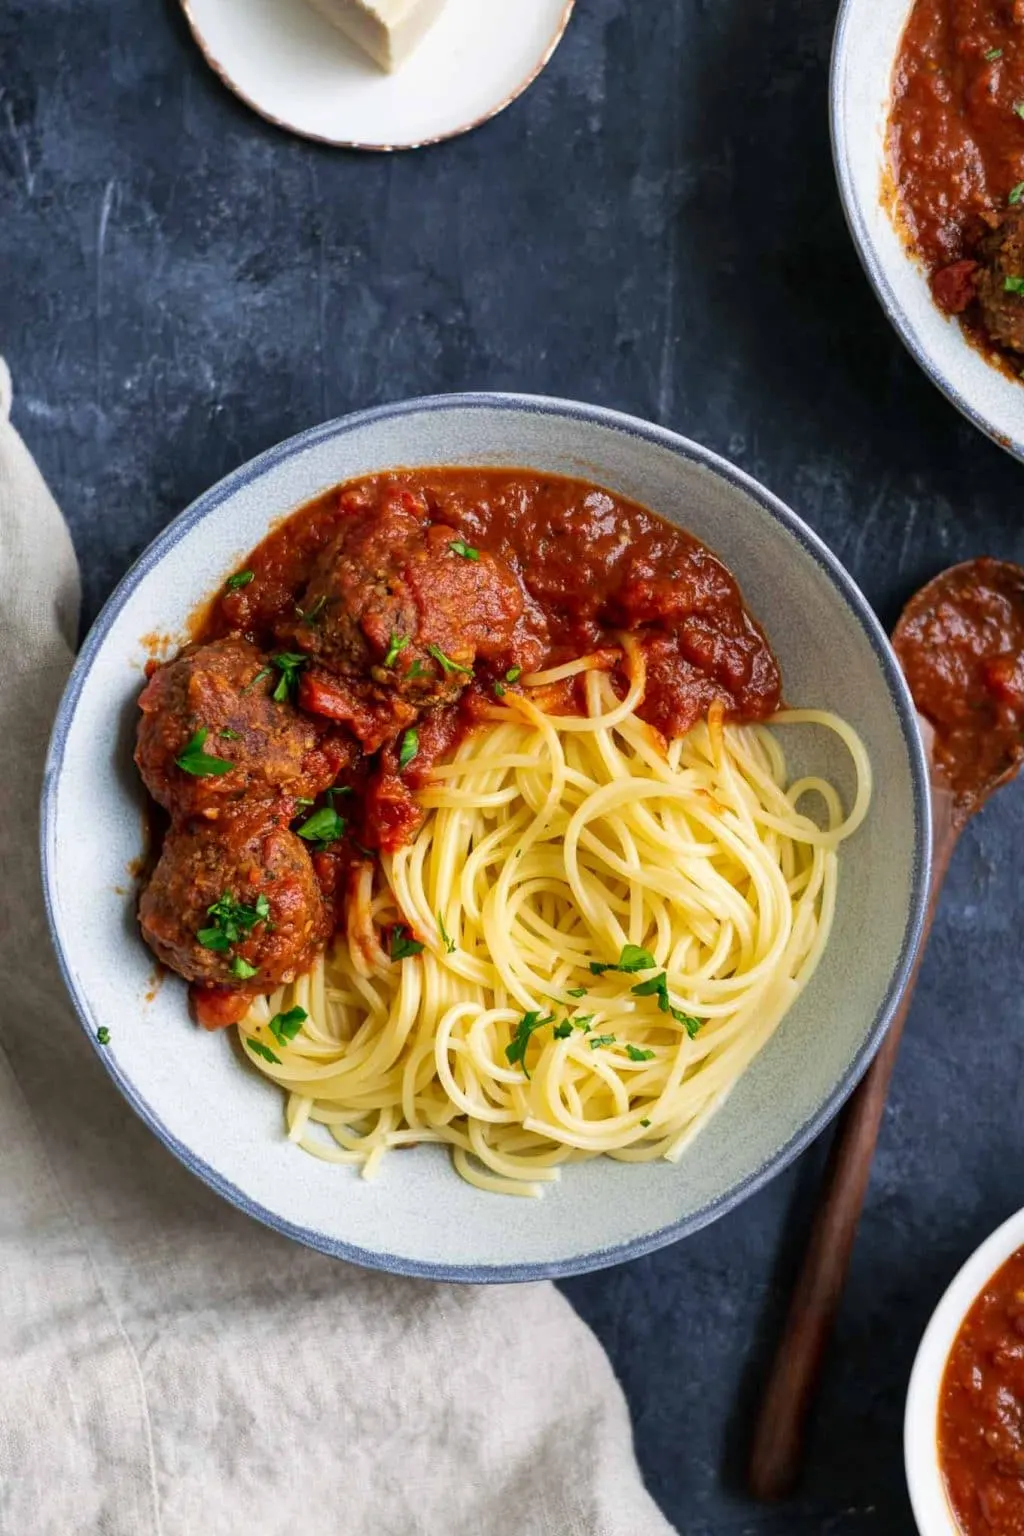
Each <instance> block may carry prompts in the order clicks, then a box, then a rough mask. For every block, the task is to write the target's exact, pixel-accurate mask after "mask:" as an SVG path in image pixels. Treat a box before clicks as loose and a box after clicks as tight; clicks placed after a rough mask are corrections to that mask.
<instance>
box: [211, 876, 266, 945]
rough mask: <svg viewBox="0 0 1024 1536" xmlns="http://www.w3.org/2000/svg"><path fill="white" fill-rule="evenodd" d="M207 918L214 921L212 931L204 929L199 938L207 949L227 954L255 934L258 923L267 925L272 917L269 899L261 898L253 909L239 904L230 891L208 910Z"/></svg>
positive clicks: (257, 899) (256, 901)
mask: <svg viewBox="0 0 1024 1536" xmlns="http://www.w3.org/2000/svg"><path fill="white" fill-rule="evenodd" d="M206 912H207V916H209V917H212V918H213V922H212V924H211V925H210V927H209V928H200V930H199V932H198V933H197V934H196V938H197V939H198V940H199V942H200V944H201V945H202V946H203V948H204V949H214V950H217V951H218V952H219V953H221V954H224V953H225V952H226V951H227V950H229V949H230V948H231V946H232V944H237V943H239V941H240V940H241V939H243V938H244V937H245V935H246V934H247V933H251V932H252V930H253V929H254V928H255V927H256V924H257V923H265V922H266V920H267V918H268V917H269V916H270V903H269V901H268V900H267V898H266V897H265V896H257V898H256V900H255V902H254V903H253V905H252V906H251V907H249V906H246V905H245V903H244V902H240V901H235V900H234V899H233V898H232V896H231V895H230V893H229V892H228V891H225V892H224V895H223V896H222V897H221V898H220V901H215V902H214V903H213V906H212V907H207V909H206Z"/></svg>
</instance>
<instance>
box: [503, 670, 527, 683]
mask: <svg viewBox="0 0 1024 1536" xmlns="http://www.w3.org/2000/svg"><path fill="white" fill-rule="evenodd" d="M522 675H523V669H522V667H509V669H508V671H507V672H506V673H505V681H506V683H518V681H519V679H520V678H521V677H522Z"/></svg>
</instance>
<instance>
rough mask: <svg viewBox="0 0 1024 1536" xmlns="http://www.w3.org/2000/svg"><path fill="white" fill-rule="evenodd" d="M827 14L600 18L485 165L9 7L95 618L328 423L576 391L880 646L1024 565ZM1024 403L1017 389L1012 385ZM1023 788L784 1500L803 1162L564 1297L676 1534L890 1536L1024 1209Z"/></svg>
mask: <svg viewBox="0 0 1024 1536" xmlns="http://www.w3.org/2000/svg"><path fill="white" fill-rule="evenodd" d="M832 22H833V14H832V8H831V7H830V5H829V4H828V3H827V0H761V3H760V4H758V5H751V4H750V0H659V3H654V0H646V3H644V0H579V3H578V6H577V14H576V16H575V18H574V20H573V22H572V25H571V26H570V29H569V32H568V34H567V36H566V39H565V42H564V43H563V45H562V47H561V48H560V49H559V51H558V53H557V54H556V56H555V58H554V60H553V62H552V65H551V67H550V68H549V70H548V71H547V73H546V74H545V75H544V76H543V78H542V79H541V80H540V81H539V82H538V83H537V84H536V85H535V86H534V87H533V89H532V90H531V91H530V92H529V93H528V94H527V96H526V97H524V98H523V100H522V101H520V102H519V103H518V104H517V105H516V106H514V107H513V108H512V109H511V110H510V111H509V112H508V113H506V114H505V115H504V116H503V117H501V118H499V119H497V120H496V121H495V122H494V123H492V124H490V125H488V126H487V127H485V128H483V129H481V130H480V131H478V132H477V133H476V134H474V135H472V136H470V137H468V138H466V139H463V140H457V141H455V142H453V143H451V144H448V145H443V146H439V147H438V148H436V149H432V150H428V151H425V152H422V153H419V154H415V155H410V156H406V157H399V158H396V159H393V160H387V159H378V158H375V157H359V156H355V155H347V154H341V153H337V152H333V151H330V150H326V149H320V148H317V147H316V146H312V145H309V144H305V143H301V142H300V141H298V140H293V139H290V138H287V137H285V136H284V135H282V134H280V133H278V132H277V131H275V130H274V129H272V128H270V127H268V126H267V125H266V124H264V123H262V122H261V121H260V120H258V119H257V118H255V117H253V116H251V115H250V114H249V113H247V112H246V111H245V109H244V108H242V107H241V106H240V105H239V104H237V103H236V102H235V101H233V100H232V98H231V97H230V96H228V95H227V94H226V92H225V91H224V90H223V88H222V87H221V86H220V85H219V84H218V83H217V81H216V80H215V79H214V78H213V77H212V76H211V75H209V74H208V73H207V72H206V70H205V68H204V67H203V65H202V63H201V61H200V60H199V59H198V57H197V56H196V55H195V53H194V51H193V48H192V45H191V44H190V42H189V40H188V36H187V32H186V29H185V28H184V26H183V24H182V22H181V19H180V17H179V16H178V14H177V12H176V10H175V9H174V8H173V7H172V6H171V5H169V4H168V5H166V6H162V5H160V4H159V3H157V4H153V0H63V3H62V4H61V5H60V6H56V5H53V4H51V5H47V6H41V5H39V4H38V3H35V0H33V3H31V4H30V3H29V0H6V3H5V4H4V5H3V6H2V7H0V92H2V94H0V275H2V284H0V350H3V351H4V352H5V353H6V355H7V357H8V359H9V361H10V363H11V366H12V371H13V372H14V375H15V383H16V388H17V389H18V391H19V398H18V400H17V402H16V411H15V417H16V420H17V423H18V425H19V426H20V428H21V429H22V431H23V433H24V435H25V437H26V439H27V440H28V442H29V444H30V446H31V447H32V449H33V451H34V452H35V453H36V455H37V457H38V459H39V461H40V463H41V464H42V466H43V468H44V470H45V472H46V474H47V475H48V477H49V478H50V481H51V483H52V484H53V486H54V489H55V491H56V493H57V495H58V497H59V499H60V501H61V504H62V505H63V507H64V509H65V511H66V513H67V515H68V517H69V520H70V521H71V524H72V529H73V533H74V536H75V540H76V544H77V547H78V551H79V554H80V556H81V559H82V565H83V571H84V575H85V583H86V601H87V608H88V614H89V617H92V616H94V615H95V613H96V611H97V609H98V607H99V604H100V602H101V601H102V599H103V598H104V597H105V596H106V594H107V593H108V592H109V591H110V589H111V588H112V586H113V585H114V582H115V581H116V580H117V578H118V577H119V576H120V575H121V574H122V573H123V571H124V570H125V569H126V567H127V565H128V564H129V562H130V560H131V559H132V558H133V557H134V556H135V555H136V554H138V552H139V551H140V550H141V549H142V548H143V547H144V546H145V545H146V544H147V543H148V542H149V541H150V539H151V538H152V537H153V536H154V535H155V534H156V533H157V532H159V530H160V529H161V528H162V527H163V526H164V525H165V524H166V523H167V522H168V520H169V519H170V517H171V516H172V515H173V514H174V513H176V512H177V511H179V510H180V509H181V508H182V507H183V506H185V505H186V504H187V503H188V502H189V501H191V500H192V499H193V498H194V497H195V496H196V495H197V494H198V493H199V492H200V491H202V490H204V489H205V488H206V487H207V486H208V485H210V484H212V483H213V482H214V481H215V480H217V479H218V478H219V477H220V476H221V475H223V474H224V473H225V472H227V471H228V470H230V469H232V468H234V467H235V466H236V465H238V464H240V463H241V462H243V461H244V460H245V459H247V458H249V457H251V456H252V455H253V454H255V453H257V452H260V451H261V450H263V449H264V448H266V447H268V446H269V445H270V444H272V443H274V442H277V441H279V440H280V439H281V438H284V437H287V436H288V435H290V434H291V433H293V432H295V431H298V430H300V429H301V428H303V427H306V426H308V425H309V424H310V423H312V422H316V421H320V420H323V419H325V418H327V417H329V416H334V415H340V414H343V413H344V412H346V411H348V410H351V409H355V408H357V407H360V406H364V405H372V404H375V403H378V402H380V401H384V400H393V399H400V398H402V397H405V396H409V395H415V394H420V393H425V392H429V391H435V390H449V389H462V388H488V389H526V390H535V391H539V392H544V393H551V394H559V395H566V396H570V397H571V396H576V397H580V398H585V399H592V400H595V401H597V402H599V403H603V404H607V405H611V406H614V407H616V408H619V409H623V410H627V411H632V412H634V413H636V414H638V415H641V416H648V417H650V418H652V419H653V420H656V421H660V422H663V423H665V424H666V425H670V426H673V427H675V428H677V429H679V430H680V431H682V432H684V433H686V434H687V435H689V436H692V437H694V438H696V439H698V440H699V441H702V442H704V443H706V444H707V445H708V446H709V447H712V448H715V449H717V450H718V451H720V452H722V453H724V454H726V455H727V456H729V457H731V458H733V459H734V460H736V462H737V463H739V464H740V465H741V466H742V467H743V468H745V469H747V470H749V471H750V472H751V473H752V474H754V475H756V476H757V477H758V478H759V479H761V480H763V481H764V482H765V483H766V484H767V485H768V486H769V487H770V488H771V489H772V490H774V491H775V492H777V493H778V494H779V495H780V496H781V497H782V498H783V499H784V500H786V501H788V502H789V503H790V504H791V505H793V506H794V507H795V508H796V510H797V511H798V512H799V513H800V514H801V515H802V516H803V517H804V518H805V519H806V520H807V521H808V522H809V523H810V524H811V525H812V526H813V527H814V528H815V529H816V530H817V531H818V532H819V533H820V534H821V535H822V536H823V537H824V538H825V539H826V541H827V542H828V543H829V544H830V545H831V546H832V548H833V549H834V551H835V552H836V554H838V555H839V557H840V558H841V559H842V560H843V561H844V562H845V564H846V565H847V566H848V567H849V568H850V570H851V571H852V572H853V574H854V576H855V577H856V578H857V580H858V581H859V582H860V584H861V585H862V587H863V588H864V589H865V591H866V592H867V593H868V595H869V596H870V597H871V599H872V601H873V602H874V603H875V605H876V608H877V609H878V612H879V613H880V615H881V617H882V618H883V620H884V621H885V622H886V623H890V622H891V621H892V620H893V619H894V617H895V615H896V613H897V611H898V608H899V605H900V603H901V602H902V601H903V599H904V598H905V597H906V596H907V595H908V593H909V592H910V590H911V589H912V588H913V587H914V586H916V585H918V584H920V582H921V581H923V580H924V579H926V578H927V577H928V576H930V575H932V574H934V572H935V571H936V570H938V569H939V568H940V567H941V566H943V565H945V564H948V563H951V562H952V561H954V560H958V559H964V558H967V557H969V556H972V555H976V554H980V553H990V554H993V555H996V556H1001V557H1004V558H1009V559H1016V560H1024V496H1022V490H1024V480H1022V473H1024V472H1022V470H1021V468H1020V466H1019V465H1017V464H1015V463H1014V462H1013V461H1012V460H1011V459H1010V458H1009V457H1007V456H1006V455H1004V454H1002V453H1001V452H1000V450H999V449H998V448H996V447H995V446H993V445H992V444H991V443H989V442H987V441H986V440H985V439H983V438H982V437H981V436H980V435H979V434H977V433H976V432H975V431H974V430H973V429H972V428H971V427H970V426H969V425H968V424H967V423H966V422H965V421H963V420H962V419H961V418H960V417H959V416H958V415H957V414H956V413H955V412H954V411H953V409H952V408H951V407H950V406H949V405H948V404H947V403H946V402H945V401H944V400H943V399H942V398H941V396H940V395H939V394H938V393H937V392H936V391H935V390H934V388H933V387H932V386H931V385H930V384H929V383H928V382H927V380H926V379H925V378H924V377H923V376H922V375H921V374H920V373H919V372H918V371H917V369H916V368H915V366H914V364H913V362H912V361H911V359H910V358H909V357H908V356H907V355H906V354H905V352H904V350H903V348H902V346H901V344H900V343H899V341H898V340H897V339H896V338H895V336H893V335H892V333H891V332H890V331H889V329H888V327H887V326H886V324H885V321H884V320H883V318H882V316H881V313H880V311H879V309H878V307H877V305H876V303H875V300H874V299H873V297H872V295H871V292H870V289H869V288H868V285H867V282H866V279H865V278H864V276H863V274H862V272H861V270H860V267H859V265H858V262H857V259H856V257H855V255H854V253H853V250H852V248H851V245H850V242H849V237H848V235H847V233H846V229H845V226H844V224H843V219H842V215H841V213H840V210H839V205H838V200H837V197H836V194H835V189H834V182H833V177H832V171H831V166H830V162H829V149H828V113H827V60H828V50H829V43H830V36H831V28H832ZM1022 411H1024V395H1022ZM1022 855H1024V791H1022V790H1021V789H1019V788H1017V787H1012V788H1010V789H1008V790H1007V791H1005V792H1003V793H1002V794H1001V796H1000V798H999V800H998V801H997V802H996V803H994V804H993V805H992V806H991V807H990V808H989V809H988V810H987V811H986V812H985V813H984V814H983V816H982V817H981V818H980V819H979V821H978V822H977V824H976V825H974V826H973V827H971V828H969V829H968V832H967V834H966V836H965V838H964V840H963V842H962V844H961V847H960V849H959V852H958V854H957V856H956V860H955V863H954V867H953V869H952V871H951V875H950V880H949V884H948V887H947V892H946V898H945V902H944V905H943V909H942V912H941V914H940V917H939V920H938V923H937V925H936V929H935V932H934V934H933V938H932V942H931V946H930V949H929V953H928V957H927V960H926V962H925V967H924V971H923V974H922V977H921V982H920V988H919V993H918V999H917V1004H916V1006H915V1009H914V1011H913V1014H912V1016H911V1019H910V1023H909V1026H908V1035H907V1039H906V1041H905V1044H904V1048H903V1052H902V1055H901V1059H900V1062H899V1066H898V1068H897V1074H896V1080H895V1084H894V1089H893V1097H892V1103H891V1106H890V1109H889V1112H888V1114H887V1117H886V1122H885V1126H884V1129H883V1136H882V1143H881V1147H880V1150H879V1157H878V1162H877V1165H876V1169H875V1176H874V1180H873V1182H872V1186H871V1192H870V1196H869V1205H868V1211H867V1214H866V1218H865V1221H864V1225H863V1227H862V1231H861V1235H860V1241H859V1243H858V1247H857V1251H856V1254H855V1258H854V1270H853V1276H852V1281H851V1285H850V1288H849V1290H848V1292H847V1295H846V1297H845V1299H844V1303H843V1309H842V1313H841V1317H840V1323H839V1331H838V1336H837V1339H836V1343H835V1348H834V1349H833V1351H832V1355H831V1358H830V1366H829V1371H828V1374H827V1377H826V1380H825V1384H824V1391H823V1394H822V1398H821V1402H820V1407H819V1410H818V1412H817V1414H816V1417H815V1421H814V1426H813V1431H812V1441H811V1445H810V1454H809V1458H808V1471H807V1477H806V1480H805V1483H804V1486H803V1489H802V1490H801V1492H800V1493H799V1494H798V1495H797V1497H796V1498H795V1499H794V1500H793V1501H792V1502H791V1503H789V1504H787V1505H785V1506H781V1507H779V1508H778V1509H775V1510H764V1509H760V1508H759V1507H757V1506H756V1505H754V1504H752V1503H751V1502H750V1501H749V1499H747V1497H746V1496H745V1494H744V1492H743V1487H742V1461H743V1455H744V1451H745V1446H746V1437H747V1433H748V1428H749V1420H750V1408H751V1404H752V1401H753V1398H754V1394H755V1392H756V1387H757V1383H758V1381H759V1379H760V1377H761V1375H762V1373H763V1370H764V1367H765V1364H766V1361H767V1358H768V1354H769V1350H770V1346H771V1343H772V1340H773V1338H774V1336H775V1332H776V1329H777V1325H778V1321H779V1316H780V1311H781V1309H782V1307H783V1305H784V1300H785V1290H786V1280H787V1278H788V1276H789V1275H790V1274H791V1271H792V1265H793V1263H794V1262H795V1258H796V1255H797V1253H798V1251H799V1243H800V1239H801V1236H802V1231H803V1229H804V1228H805V1226H806V1221H807V1217H808V1211H809V1202H810V1197H811V1194H812V1192H813V1183H814V1179H815V1177H816V1172H817V1165H818V1162H819V1159H820V1156H821V1151H822V1149H815V1150H813V1151H811V1152H810V1153H808V1154H807V1155H806V1156H805V1157H804V1158H803V1159H802V1160H801V1161H800V1163H798V1164H797V1165H796V1166H795V1167H794V1168H793V1169H791V1170H790V1171H789V1172H788V1173H787V1174H785V1175H784V1176H783V1177H782V1178H780V1179H778V1180H776V1181H775V1183H774V1184H772V1185H771V1186H769V1188H767V1189H766V1190H764V1191H762V1192H761V1193H760V1194H759V1195H757V1196H756V1197H755V1198H754V1199H753V1200H751V1201H749V1202H748V1203H747V1204H745V1205H744V1206H743V1207H742V1208H741V1209H739V1210H738V1211H735V1212H733V1213H732V1214H731V1215H729V1216H728V1217H726V1218H725V1219H724V1220H722V1221H721V1222H718V1223H717V1224H716V1225H715V1226H713V1227H711V1228H709V1229H707V1230H706V1231H704V1232H702V1233H699V1234H697V1235H696V1236H695V1237H692V1238H690V1239H688V1240H687V1241H686V1242H684V1243H682V1244H679V1245H677V1246H675V1247H673V1248H669V1249H666V1250H663V1251H662V1252H660V1253H657V1254H654V1255H651V1256H650V1257H648V1258H646V1259H642V1260H639V1261H637V1262H635V1263H633V1264H629V1265H625V1266H623V1267H621V1268H620V1269H616V1270H612V1271H608V1272H605V1273H602V1274H596V1275H593V1276H590V1277H587V1278H585V1279H580V1280H577V1281H573V1282H571V1283H568V1284H567V1285H566V1286H565V1289H566V1292H567V1294H569V1295H570V1297H571V1299H572V1300H573V1302H574V1303H575V1304H576V1306H577V1307H578V1308H579V1310H580V1311H581V1312H582V1313H583V1315H584V1316H585V1317H586V1318H587V1319H588V1321H590V1322H591V1323H592V1325H593V1326H594V1327H595V1328H596V1330H597V1331H598V1333H599V1334H600V1336H601V1337H602V1339H603V1340H604V1342H605V1344H606V1346H607V1347H608V1349H609V1352H610V1353H611V1356H612V1359H613V1361H614V1363H615V1365H616V1368H617V1370H618V1371H619V1373H620V1375H621V1377H622V1379H623V1381H624V1383H625V1386H626V1390H627V1393H628V1395H629V1399H630V1404H631V1407H632V1410H633V1414H634V1421H635V1424H636V1432H637V1447H638V1450H639V1454H640V1459H641V1462H642V1465H643V1468H644V1471H645V1473H646V1475H647V1478H648V1481H649V1483H650V1486H651V1488H652V1491H653V1492H654V1494H655V1496H656V1497H657V1498H658V1500H659V1502H660V1503H661V1505H662V1507H663V1508H664V1509H665V1511H666V1513H667V1514H668V1515H669V1516H670V1517H671V1518H672V1519H673V1520H674V1521H675V1522H676V1523H677V1524H678V1525H679V1527H680V1528H681V1529H683V1530H685V1531H686V1532H687V1536H710V1533H714V1536H741V1533H749V1536H783V1533H784V1536H860V1533H862V1532H864V1533H871V1536H876V1533H879V1536H909V1533H910V1532H911V1530H912V1524H911V1519H910V1513H909V1507H908V1504H907V1500H906V1496H905V1493H904V1489H903V1479H902V1462H901V1445H900V1416H901V1411H902V1399H903V1393H904V1390H905V1385H906V1379H907V1375H908V1372H909V1368H910V1363H911V1359H912V1356H913V1352H914V1348H915V1345H916V1342H917V1339H918V1336H919V1334H920V1331H921V1329H922V1328H923V1326H924V1323H925V1320H926V1318H927V1315H928V1313H929V1312H930V1310H931V1308H932V1306H933V1305H934V1303H935V1301H936V1300H937V1298H938V1295H939V1294H940V1292H941V1290H942V1289H943V1288H944V1286H945V1284H946V1282H947V1280H948V1279H949V1278H950V1277H951V1275H952V1273H953V1271H954V1270H955V1268H956V1267H957V1266H958V1265H959V1263H960V1261H961V1260H962V1258H963V1257H964V1256H965V1255H966V1254H967V1252H968V1251H969V1249H970V1248H971V1247H972V1246H973V1245H974V1244H975V1243H976V1242H977V1241H978V1240H979V1239H980V1238H981V1237H982V1236H983V1235H984V1234H985V1233H986V1232H987V1231H988V1230H990V1229H991V1228H992V1227H994V1226H995V1225H996V1224H997V1222H998V1221H1000V1220H1001V1219H1002V1218H1003V1217H1005V1216H1006V1215H1008V1214H1009V1213H1010V1212H1011V1211H1012V1210H1013V1209H1015V1208H1016V1207H1017V1206H1018V1205H1020V1204H1021V1203H1022V1201H1024V1174H1022V1171H1021V1170H1022V1168H1024V1159H1022V1151H1024V1102H1022V1098H1024V1095H1022V1082H1024V1077H1022V1064H1024V1057H1022V1050H1024V1029H1022V1025H1024V1002H1022V997H1024V946H1022V944H1021V942H1020V920H1019V916H1018V911H1019V905H1018V891H1019V887H1020V876H1019V867H1020V864H1021V859H1022Z"/></svg>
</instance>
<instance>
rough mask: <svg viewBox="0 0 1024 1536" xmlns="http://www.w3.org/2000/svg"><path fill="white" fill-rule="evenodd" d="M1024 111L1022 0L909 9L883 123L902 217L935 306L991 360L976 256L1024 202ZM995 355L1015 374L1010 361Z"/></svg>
mask: <svg viewBox="0 0 1024 1536" xmlns="http://www.w3.org/2000/svg"><path fill="white" fill-rule="evenodd" d="M1022 113H1024V4H1022V3H1021V0H916V4H915V5H914V7H913V10H912V11H911V14H910V19H909V21H908V23H907V27H906V30H905V32H904V36H903V40H902V43H901V45H900V51H899V55H898V58H897V61H896V68H895V73H894V77H893V95H892V104H891V112H890V118H889V156H890V162H891V166H892V171H893V176H894V180H895V183H896V188H897V191H898V197H899V214H900V216H901V220H902V222H904V223H905V225H906V228H907V231H908V233H909V235H910V238H911V241H912V244H913V247H914V250H915V251H916V253H917V254H918V256H920V257H921V259H922V260H923V262H924V264H925V266H926V268H927V270H928V273H929V275H930V278H931V283H932V291H933V295H934V297H935V299H936V302H937V303H938V304H939V306H940V307H941V308H943V309H945V310H946V311H947V313H950V314H959V315H960V316H961V322H962V324H963V326H964V329H965V331H966V332H967V334H968V336H969V337H970V339H972V340H973V341H974V342H976V343H977V344H979V345H980V346H982V347H983V348H984V349H985V350H986V351H987V352H990V353H991V352H992V351H993V343H992V340H991V336H990V330H991V327H988V326H986V323H985V320H984V317H983V315H982V314H981V312H980V310H979V307H978V305H977V303H976V302H975V297H976V286H977V282H978V278H979V275H980V268H979V257H980V256H981V250H980V247H981V245H982V243H983V241H984V240H985V238H986V236H988V235H989V234H990V232H991V231H992V230H993V228H994V227H995V226H996V225H998V223H999V222H1000V220H1001V218H1002V217H1003V215H1004V214H1005V213H1006V211H1007V210H1008V209H1012V207H1013V206H1014V198H1017V199H1019V198H1020V195H1021V193H1020V192H1019V191H1017V192H1016V193H1015V189H1018V188H1020V184H1021V182H1022V181H1024V115H1022ZM1012 297H1013V299H1014V300H1015V301H1018V300H1019V302H1020V303H1021V304H1022V305H1024V299H1019V296H1018V295H1017V294H1016V293H1014V294H1012ZM997 355H998V356H1001V357H1002V358H1003V359H1004V360H1005V361H1007V362H1008V363H1010V364H1011V365H1012V371H1013V372H1014V374H1017V373H1019V371H1020V367H1021V359H1020V357H1019V356H1018V355H1017V353H1016V351H1014V352H1006V351H999V352H998V354H997Z"/></svg>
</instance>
